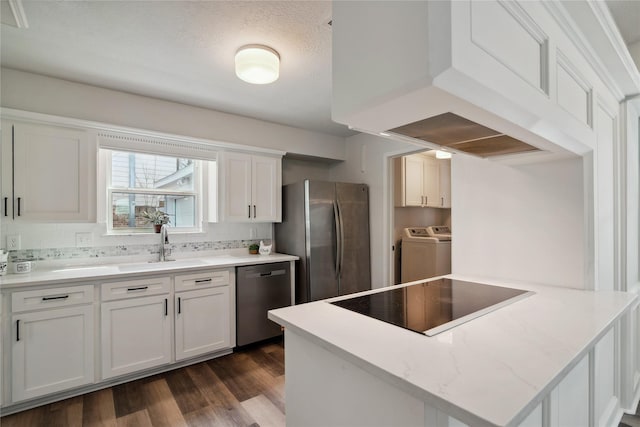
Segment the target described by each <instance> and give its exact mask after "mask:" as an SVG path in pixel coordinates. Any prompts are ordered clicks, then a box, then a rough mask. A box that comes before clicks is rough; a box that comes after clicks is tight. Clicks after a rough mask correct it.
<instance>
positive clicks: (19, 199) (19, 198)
mask: <svg viewBox="0 0 640 427" xmlns="http://www.w3.org/2000/svg"><path fill="white" fill-rule="evenodd" d="M21 200H22V197H18V216H20V201H21Z"/></svg>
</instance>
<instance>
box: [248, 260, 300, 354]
mask: <svg viewBox="0 0 640 427" xmlns="http://www.w3.org/2000/svg"><path fill="white" fill-rule="evenodd" d="M236 273H237V274H236V344H237V345H238V346H242V345H247V344H251V343H254V342H257V341H262V340H265V339H268V338H273V337H276V336H278V335H280V334H282V332H281V330H280V326H279V325H278V324H276V323H274V322H272V321H271V320H269V319H267V311H269V310H271V309H274V308H280V307H286V306H289V305H291V277H290V274H291V272H290V264H289V262H280V263H273V264H260V265H250V266H245V267H237V271H236Z"/></svg>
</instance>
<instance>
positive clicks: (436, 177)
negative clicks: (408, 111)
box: [389, 150, 452, 284]
mask: <svg viewBox="0 0 640 427" xmlns="http://www.w3.org/2000/svg"><path fill="white" fill-rule="evenodd" d="M441 153H442V152H438V151H437V150H426V151H418V152H414V153H410V154H402V155H399V156H392V157H390V158H389V171H390V174H389V175H390V182H389V188H390V190H391V194H392V196H391V197H389V202H390V204H391V206H390V208H389V210H390V212H389V218H390V221H389V223H390V237H391V239H390V240H391V259H390V281H391V284H398V283H406V282H410V281H414V280H420V279H424V278H428V277H435V276H441V275H444V274H449V273H451V241H452V239H451V231H452V227H451V209H452V206H451V192H452V191H451V158H450V156H446V155H444V156H443V155H441ZM447 154H449V153H447Z"/></svg>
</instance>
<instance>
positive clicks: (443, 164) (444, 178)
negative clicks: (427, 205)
mask: <svg viewBox="0 0 640 427" xmlns="http://www.w3.org/2000/svg"><path fill="white" fill-rule="evenodd" d="M438 175H439V176H438V179H439V192H440V207H443V208H450V207H451V160H450V159H440V160H438Z"/></svg>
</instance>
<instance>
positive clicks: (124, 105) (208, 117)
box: [1, 68, 344, 160]
mask: <svg viewBox="0 0 640 427" xmlns="http://www.w3.org/2000/svg"><path fill="white" fill-rule="evenodd" d="M1 72H2V81H1V90H2V100H1V102H2V107H7V108H14V109H18V110H25V111H32V112H37V113H44V114H52V115H57V116H63V117H72V118H76V119H84V120H92V121H97V122H103V123H108V124H114V125H119V126H128V127H134V128H141V129H146V130H152V131H158V132H166V133H173V134H178V135H185V136H191V137H197V138H205V139H211V140H216V141H222V142H232V143H238V144H245V145H252V146H257V147H263V148H272V149H277V150H281V151H287V152H290V153H295V154H299V155H306V156H316V157H321V158H327V159H336V160H342V159H343V158H344V138H342V137H338V136H334V135H328V134H322V133H318V132H311V131H308V130H303V129H298V128H293V127H290V126H284V125H279V124H275V123H270V122H265V121H262V120H256V119H251V118H247V117H242V116H237V115H233V114H228V113H222V112H219V111H214V110H208V109H205V108H199V107H192V106H189V105H184V104H179V103H176V102H169V101H163V100H160V99H155V98H149V97H145V96H139V95H133V94H130V93H125V92H119V91H114V90H109V89H103V88H99V87H96V86H90V85H85V84H79V83H72V82H69V81H66V80H60V79H55V78H51V77H45V76H42V75H38V74H32V73H26V72H22V71H17V70H13V69H8V68H3V69H2V70H1Z"/></svg>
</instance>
